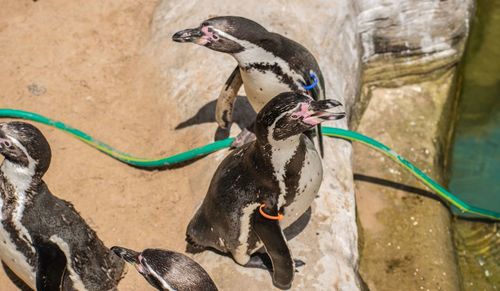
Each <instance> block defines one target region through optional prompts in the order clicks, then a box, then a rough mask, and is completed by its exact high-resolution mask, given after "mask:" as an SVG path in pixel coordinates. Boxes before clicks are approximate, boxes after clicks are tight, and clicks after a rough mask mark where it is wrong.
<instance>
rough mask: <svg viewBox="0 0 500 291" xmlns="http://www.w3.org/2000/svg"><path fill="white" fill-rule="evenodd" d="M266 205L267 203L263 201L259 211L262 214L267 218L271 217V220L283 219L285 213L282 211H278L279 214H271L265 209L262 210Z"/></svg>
mask: <svg viewBox="0 0 500 291" xmlns="http://www.w3.org/2000/svg"><path fill="white" fill-rule="evenodd" d="M264 206H266V204H264V203H262V204H261V205H260V207H259V212H260V214H261V215H262V216H264V217H265V218H267V219H270V220H282V219H283V214H281V213H278V215H276V216H275V215H269V214H267V213H266V212H264V210H262V207H264Z"/></svg>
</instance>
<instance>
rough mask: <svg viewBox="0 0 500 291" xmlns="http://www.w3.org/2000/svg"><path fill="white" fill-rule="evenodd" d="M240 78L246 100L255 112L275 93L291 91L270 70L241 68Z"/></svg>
mask: <svg viewBox="0 0 500 291" xmlns="http://www.w3.org/2000/svg"><path fill="white" fill-rule="evenodd" d="M241 78H242V80H243V87H244V88H245V93H246V95H247V97H248V101H249V102H250V104H251V105H252V107H253V109H254V110H255V111H256V112H259V111H260V110H261V109H262V107H264V105H266V103H267V102H269V100H271V99H272V98H273V97H275V96H276V95H278V94H280V93H283V92H289V91H291V89H290V87H289V86H288V85H287V84H285V83H283V82H282V81H281V80H280V79H278V77H277V76H276V75H275V74H274V73H273V72H270V71H259V70H256V69H251V70H241Z"/></svg>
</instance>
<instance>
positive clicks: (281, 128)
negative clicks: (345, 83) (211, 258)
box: [186, 92, 345, 289]
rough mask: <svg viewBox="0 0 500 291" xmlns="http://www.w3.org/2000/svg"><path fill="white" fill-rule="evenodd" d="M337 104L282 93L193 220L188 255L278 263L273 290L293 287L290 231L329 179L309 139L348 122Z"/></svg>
mask: <svg viewBox="0 0 500 291" xmlns="http://www.w3.org/2000/svg"><path fill="white" fill-rule="evenodd" d="M340 105H341V104H340V103H339V102H338V101H335V100H318V101H316V100H313V99H311V98H310V97H309V96H307V95H303V94H301V93H297V92H285V93H281V94H279V95H278V96H276V97H275V98H273V99H271V101H269V102H268V103H267V104H266V105H265V106H264V107H263V108H262V110H261V111H260V112H259V113H258V114H257V118H256V123H255V135H256V140H255V141H253V142H250V143H247V144H245V145H244V146H242V147H240V148H238V149H236V150H235V151H233V152H231V153H230V154H229V155H228V156H227V157H226V158H225V159H224V160H223V161H222V163H221V164H220V165H219V167H218V168H217V170H216V172H215V174H214V176H213V178H212V181H211V183H210V186H209V189H208V193H207V194H206V196H205V199H204V200H203V202H202V204H201V206H200V207H199V208H198V210H197V211H196V213H195V215H194V217H193V218H192V219H191V221H190V223H189V225H188V228H187V232H186V240H187V242H188V249H189V248H190V247H191V248H195V249H196V248H198V249H200V248H201V249H204V248H213V249H216V250H218V251H220V252H223V253H229V254H231V255H232V257H233V258H234V260H235V261H236V262H237V263H239V264H241V265H243V266H248V267H265V263H264V261H263V258H262V256H260V255H254V256H252V255H253V254H254V253H256V252H257V251H258V250H259V249H260V248H262V247H264V249H265V252H266V253H267V255H268V258H270V260H271V264H272V271H273V283H274V285H275V286H276V287H279V288H282V289H287V288H290V286H291V284H292V280H293V276H294V272H295V269H294V268H295V263H294V260H293V257H292V254H291V253H290V250H289V248H288V245H287V240H286V238H285V236H284V234H283V230H284V229H285V228H287V227H288V226H290V225H291V224H292V223H293V222H295V221H296V220H297V219H298V218H299V217H301V216H302V214H304V213H305V212H306V210H307V209H308V208H309V207H310V205H311V204H312V201H313V200H314V198H315V196H316V194H317V193H318V190H319V187H320V185H321V181H322V178H323V167H322V163H321V159H320V156H319V154H318V152H317V151H316V149H315V147H314V144H313V143H312V141H311V140H310V139H309V138H308V137H306V136H305V135H304V134H303V132H305V131H307V130H309V129H311V128H313V127H314V126H316V125H318V124H320V123H321V122H323V121H326V120H335V119H339V118H342V117H344V116H345V113H344V112H339V111H338V110H335V109H334V108H335V107H338V106H340Z"/></svg>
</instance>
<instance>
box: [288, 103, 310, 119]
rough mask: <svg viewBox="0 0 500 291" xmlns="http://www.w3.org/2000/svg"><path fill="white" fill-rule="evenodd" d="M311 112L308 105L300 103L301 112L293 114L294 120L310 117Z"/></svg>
mask: <svg viewBox="0 0 500 291" xmlns="http://www.w3.org/2000/svg"><path fill="white" fill-rule="evenodd" d="M309 115H311V114H310V112H309V104H307V103H300V111H298V112H294V113H293V114H292V117H293V118H300V117H304V118H306V117H309Z"/></svg>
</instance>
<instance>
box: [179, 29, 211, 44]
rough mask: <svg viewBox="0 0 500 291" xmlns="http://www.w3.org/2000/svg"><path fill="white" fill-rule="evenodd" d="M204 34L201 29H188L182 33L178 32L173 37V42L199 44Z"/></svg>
mask: <svg viewBox="0 0 500 291" xmlns="http://www.w3.org/2000/svg"><path fill="white" fill-rule="evenodd" d="M203 35H204V34H203V32H202V31H201V29H200V28H199V27H197V28H188V29H184V30H181V31H178V32H176V33H175V34H174V35H173V36H172V40H173V41H176V42H193V43H197V42H198V40H199V39H200V38H201V37H202V36H203Z"/></svg>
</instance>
